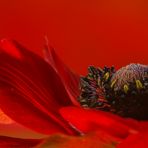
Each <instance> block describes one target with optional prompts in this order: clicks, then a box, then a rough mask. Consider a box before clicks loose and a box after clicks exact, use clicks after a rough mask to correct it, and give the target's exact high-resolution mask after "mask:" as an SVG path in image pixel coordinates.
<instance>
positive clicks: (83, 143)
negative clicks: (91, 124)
mask: <svg viewBox="0 0 148 148" xmlns="http://www.w3.org/2000/svg"><path fill="white" fill-rule="evenodd" d="M118 142H119V140H117V139H115V138H114V137H111V136H109V135H108V134H107V133H105V132H102V131H96V132H92V133H88V134H86V135H84V136H67V135H62V134H56V135H52V136H50V137H49V138H47V139H46V140H45V141H44V142H43V143H41V145H39V146H38V147H39V148H40V147H43V148H115V146H116V144H117V143H118Z"/></svg>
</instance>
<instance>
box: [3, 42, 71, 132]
mask: <svg viewBox="0 0 148 148" xmlns="http://www.w3.org/2000/svg"><path fill="white" fill-rule="evenodd" d="M8 48H9V49H8ZM13 51H14V52H13ZM18 55H19V57H18ZM0 59H1V60H0V97H1V99H0V108H1V109H2V110H3V111H4V112H5V113H6V114H7V115H8V116H10V117H11V118H12V119H13V120H15V121H17V122H18V123H20V124H22V125H24V126H26V127H29V128H31V129H33V130H36V131H38V132H41V133H44V134H49V133H53V132H66V133H69V134H72V133H73V132H74V130H73V129H71V128H70V126H69V125H68V124H67V123H66V122H65V121H64V119H63V118H62V117H61V116H60V115H59V113H58V109H59V108H60V107H62V106H67V105H70V104H72V103H71V101H70V99H69V97H68V94H67V92H66V90H65V88H64V86H63V84H62V81H61V80H60V78H59V76H58V75H57V73H56V72H55V70H54V69H53V68H52V67H51V66H50V65H49V64H48V63H46V62H45V61H44V60H43V59H42V58H40V57H39V56H37V55H35V54H33V53H32V52H30V51H28V50H26V49H25V48H24V47H22V46H21V45H20V44H18V43H17V42H15V41H10V40H2V42H1V43H0Z"/></svg>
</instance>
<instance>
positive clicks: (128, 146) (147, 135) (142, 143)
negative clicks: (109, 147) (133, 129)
mask: <svg viewBox="0 0 148 148" xmlns="http://www.w3.org/2000/svg"><path fill="white" fill-rule="evenodd" d="M146 147H148V131H146V132H140V133H137V134H133V135H130V136H129V137H128V138H127V139H126V140H124V141H123V142H121V143H120V144H119V145H118V146H117V148H146Z"/></svg>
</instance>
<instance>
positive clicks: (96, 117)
mask: <svg viewBox="0 0 148 148" xmlns="http://www.w3.org/2000/svg"><path fill="white" fill-rule="evenodd" d="M60 113H61V115H62V116H63V117H64V118H65V119H66V120H67V121H68V122H70V123H71V124H72V125H73V126H74V127H75V128H76V129H79V130H80V131H82V132H85V133H87V132H89V131H95V130H104V131H106V132H108V133H110V134H111V135H115V136H117V137H120V138H125V137H127V136H128V135H129V134H131V133H137V131H138V130H139V124H138V123H137V122H136V121H134V120H131V121H130V120H126V119H123V118H120V117H118V116H115V115H112V114H110V113H106V112H102V111H96V110H89V109H88V110H86V109H81V108H77V107H64V108H62V109H61V110H60Z"/></svg>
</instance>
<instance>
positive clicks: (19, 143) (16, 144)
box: [0, 136, 42, 148]
mask: <svg viewBox="0 0 148 148" xmlns="http://www.w3.org/2000/svg"><path fill="white" fill-rule="evenodd" d="M41 142H42V140H41V139H19V138H12V137H5V136H0V147H1V148H29V147H35V146H37V145H38V144H40V143H41Z"/></svg>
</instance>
